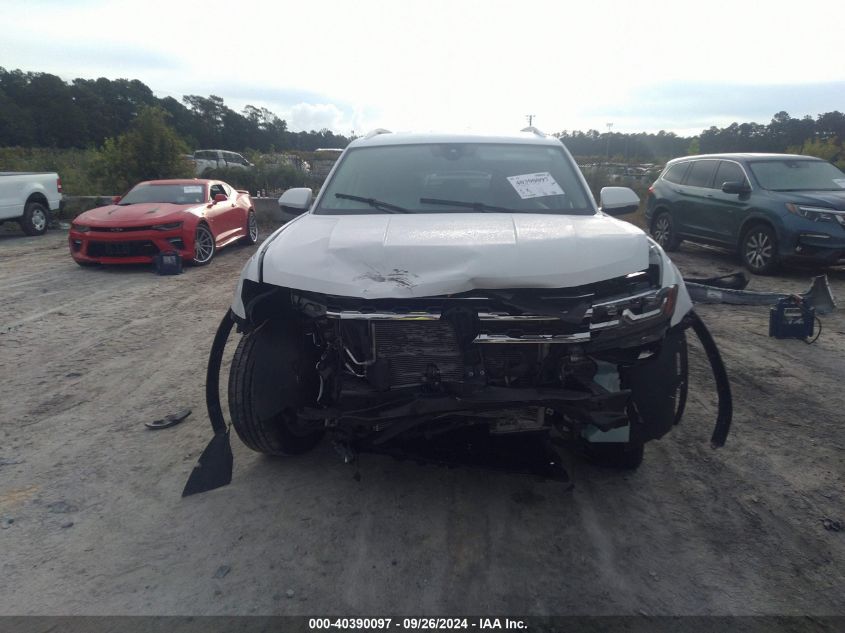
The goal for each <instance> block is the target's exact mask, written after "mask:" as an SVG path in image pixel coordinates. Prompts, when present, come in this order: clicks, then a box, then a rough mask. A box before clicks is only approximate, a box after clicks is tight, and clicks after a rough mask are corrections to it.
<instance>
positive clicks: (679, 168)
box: [663, 162, 689, 185]
mask: <svg viewBox="0 0 845 633" xmlns="http://www.w3.org/2000/svg"><path fill="white" fill-rule="evenodd" d="M688 167H689V163H688V162H684V163H678V164H677V165H672V166H671V167H670V168H669V169H667V170H666V173H665V174H663V180H668V181H669V182H674V183H675V184H678V185H680V184H681V183H682V182H683V180H684V174H685V173H687V168H688Z"/></svg>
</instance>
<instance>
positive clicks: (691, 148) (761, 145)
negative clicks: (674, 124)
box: [555, 111, 845, 163]
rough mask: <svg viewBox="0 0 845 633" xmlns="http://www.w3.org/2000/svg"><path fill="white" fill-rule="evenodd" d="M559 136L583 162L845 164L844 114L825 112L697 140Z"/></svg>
mask: <svg viewBox="0 0 845 633" xmlns="http://www.w3.org/2000/svg"><path fill="white" fill-rule="evenodd" d="M555 136H556V137H558V138H560V139H561V140H562V141H563V142H564V144H565V145H566V146H567V148H568V149H569V151H570V152H572V154H574V155H575V156H576V157H578V158H579V160H581V161H582V162H604V161H608V160H610V161H617V162H628V163H645V162H653V163H660V162H665V161H666V160H668V159H670V158H675V157H677V156H684V155H687V154H717V153H722V152H775V153H784V152H787V153H807V154H812V155H814V156H819V157H821V158H825V159H827V160H832V161H834V162H837V161H838V162H843V161H845V150H843V142H845V114H843V113H841V112H839V111H833V112H826V113H824V114H819V115H818V116H817V117H816V118H815V119H814V118H813V117H811V116H805V117H803V118H801V119H797V118H794V117H791V116H789V114H788V113H787V112H783V111H781V112H778V113H777V114H775V115H774V116H773V117H772V120H771V122H769V123H767V124H761V123H731V124H730V125H728V126H727V127H723V128H719V127H716V126H712V127H710V128H708V129H706V130H703V131H702V132H701V133H700V134H698V135H697V136H692V137H683V136H678V135H676V134H674V133H673V132H665V131H663V130H661V131H660V132H657V133H656V134H654V133H646V132H639V133H635V134H623V133H620V132H605V133H601V132H599V131H598V130H588V131H587V132H580V131H567V130H564V131H563V132H559V133H557V134H555Z"/></svg>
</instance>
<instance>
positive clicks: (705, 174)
mask: <svg viewBox="0 0 845 633" xmlns="http://www.w3.org/2000/svg"><path fill="white" fill-rule="evenodd" d="M718 164H719V162H718V161H715V160H697V161H693V163H692V167H690V170H689V173H688V174H687V180H686V182H685V183H684V184H685V185H689V186H690V187H711V186H712V185H711V182H712V180H713V173H714V172H715V171H716V165H718Z"/></svg>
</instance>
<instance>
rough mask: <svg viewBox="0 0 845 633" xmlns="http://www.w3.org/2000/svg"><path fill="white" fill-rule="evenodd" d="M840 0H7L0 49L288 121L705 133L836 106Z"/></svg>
mask: <svg viewBox="0 0 845 633" xmlns="http://www.w3.org/2000/svg"><path fill="white" fill-rule="evenodd" d="M842 14H843V11H842V8H841V4H840V3H839V2H832V1H830V0H806V1H805V2H802V3H801V4H800V6H799V5H789V6H788V8H787V5H775V4H772V3H759V2H747V1H744V0H733V1H731V2H727V1H723V0H710V1H709V2H707V3H703V2H700V1H697V2H686V1H684V0H674V1H671V2H651V3H647V4H645V3H637V2H632V1H630V0H629V1H628V2H622V1H614V0H591V1H590V2H562V1H551V0H548V1H546V0H543V1H539V0H538V1H531V0H525V1H523V2H515V1H514V2H502V1H499V0H483V1H480V0H425V1H420V0H402V1H399V0H390V1H383V0H356V2H345V1H341V0H322V1H321V2H306V1H303V0H298V1H297V2H289V1H287V0H283V1H281V2H264V1H262V0H241V1H240V2H238V3H232V2H230V1H229V0H206V1H205V2H203V3H202V4H197V3H192V2H191V3H189V2H180V1H178V0H171V1H170V2H159V1H158V0H149V1H148V2H146V3H138V2H136V1H129V0H110V1H107V2H106V1H101V0H62V1H58V0H28V1H26V2H23V1H20V0H0V15H2V16H3V27H2V29H3V38H2V39H1V40H0V66H3V67H5V68H21V69H24V70H34V71H44V72H51V73H54V74H57V75H59V76H61V77H62V78H64V79H72V78H74V77H86V78H94V77H99V76H104V77H109V78H118V77H126V78H132V79H140V80H141V81H143V82H144V83H146V84H147V85H148V86H150V88H152V89H153V90H154V91H155V92H156V93H157V94H158V95H160V96H165V95H170V96H173V97H176V98H181V96H182V95H184V94H202V95H208V94H217V95H219V96H221V97H223V98H224V99H225V100H226V102H227V103H228V104H229V105H230V106H231V107H234V108H236V109H240V108H242V107H243V106H244V105H246V104H247V103H250V104H253V105H257V106H264V107H268V108H269V109H271V110H273V111H274V112H276V113H277V114H279V115H280V116H282V117H284V118H285V119H287V120H288V122H289V125H290V127H291V128H292V129H295V130H298V129H312V128H316V129H319V128H322V127H328V128H331V129H333V130H335V131H337V132H341V133H344V134H346V133H349V132H351V131H352V130H355V131H356V132H357V133H361V132H365V131H366V130H368V129H371V128H374V127H386V128H388V129H394V130H409V129H414V130H422V131H424V130H430V129H448V130H500V131H501V130H513V129H517V128H519V127H521V126H522V125H524V124H525V115H527V114H533V115H535V125H537V126H538V127H540V128H541V129H544V130H546V131H549V132H554V131H560V130H564V129H568V130H572V129H581V130H586V129H588V128H595V129H599V130H602V131H603V130H605V129H606V124H607V123H613V129H614V130H615V131H622V132H633V131H657V130H660V129H665V130H671V131H675V132H677V133H681V134H690V133H697V132H699V131H700V130H701V129H704V128H707V127H710V126H711V125H718V126H723V125H728V124H730V123H731V122H733V121H757V122H761V123H766V122H768V121H769V120H770V119H771V117H772V115H773V114H774V113H775V112H778V111H780V110H786V111H787V112H789V113H790V114H791V115H792V116H799V117H800V116H804V115H806V114H810V115H812V116H815V115H817V114H819V113H821V112H827V111H831V110H840V111H842V110H845V64H843V63H842V61H841V60H842V55H841V51H840V50H838V49H839V48H840V46H839V38H837V37H836V36H831V35H830V34H829V33H826V32H825V27H824V25H825V24H829V23H831V21H832V22H835V23H838V22H839V21H840V18H841V16H842Z"/></svg>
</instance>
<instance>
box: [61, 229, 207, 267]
mask: <svg viewBox="0 0 845 633" xmlns="http://www.w3.org/2000/svg"><path fill="white" fill-rule="evenodd" d="M68 246H69V247H70V254H71V256H72V257H73V258H74V259H75V260H76V261H78V262H83V263H92V264H93V263H98V264H149V263H150V262H152V261H153V257H155V256H156V255H158V254H159V253H161V252H168V251H170V252H172V251H175V252H177V253H178V254H179V255H181V256H182V259H185V260H189V259H193V257H194V236H193V232H191V231H189V230H186V229H185V227H184V226H182V227H179V228H175V229H169V230H166V231H157V230H154V229H146V230H134V229H132V228H120V229H119V230H117V229H115V228H109V229H95V228H91V230H88V231H85V232H82V231H77V230H76V229H73V228H71V230H70V233H68Z"/></svg>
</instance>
